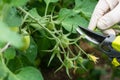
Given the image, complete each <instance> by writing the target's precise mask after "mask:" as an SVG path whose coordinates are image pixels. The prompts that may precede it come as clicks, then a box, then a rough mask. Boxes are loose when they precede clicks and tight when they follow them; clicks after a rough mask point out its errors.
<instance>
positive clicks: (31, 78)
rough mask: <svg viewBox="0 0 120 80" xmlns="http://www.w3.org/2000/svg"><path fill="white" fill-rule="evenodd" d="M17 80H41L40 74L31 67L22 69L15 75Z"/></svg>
mask: <svg viewBox="0 0 120 80" xmlns="http://www.w3.org/2000/svg"><path fill="white" fill-rule="evenodd" d="M16 77H17V78H18V79H19V80H43V77H42V74H41V73H40V72H39V71H38V70H37V69H35V68H33V67H24V68H21V69H20V72H19V73H18V74H17V75H16Z"/></svg>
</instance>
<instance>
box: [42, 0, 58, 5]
mask: <svg viewBox="0 0 120 80" xmlns="http://www.w3.org/2000/svg"><path fill="white" fill-rule="evenodd" d="M44 1H45V3H46V4H47V5H48V4H49V3H51V2H57V1H58V0H44Z"/></svg>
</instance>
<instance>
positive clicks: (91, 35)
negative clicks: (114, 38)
mask: <svg viewBox="0 0 120 80" xmlns="http://www.w3.org/2000/svg"><path fill="white" fill-rule="evenodd" d="M76 30H77V32H78V33H79V34H81V35H85V38H86V39H87V40H89V41H91V42H93V43H95V44H100V43H101V42H102V41H104V39H105V38H106V37H105V36H103V35H100V34H97V33H95V32H93V31H91V30H89V29H86V28H83V27H80V26H79V28H77V29H76Z"/></svg>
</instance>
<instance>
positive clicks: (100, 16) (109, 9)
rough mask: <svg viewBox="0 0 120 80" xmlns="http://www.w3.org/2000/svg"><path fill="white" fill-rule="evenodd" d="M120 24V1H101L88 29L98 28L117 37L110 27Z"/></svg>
mask: <svg viewBox="0 0 120 80" xmlns="http://www.w3.org/2000/svg"><path fill="white" fill-rule="evenodd" d="M118 22H120V0H99V1H98V4H97V5H96V7H95V10H94V12H93V14H92V17H91V20H90V23H89V26H88V29H90V30H94V29H95V28H96V27H98V28H99V29H101V30H103V32H104V33H106V34H113V35H116V33H115V31H114V30H113V29H111V28H110V27H111V26H113V25H114V24H116V23H118Z"/></svg>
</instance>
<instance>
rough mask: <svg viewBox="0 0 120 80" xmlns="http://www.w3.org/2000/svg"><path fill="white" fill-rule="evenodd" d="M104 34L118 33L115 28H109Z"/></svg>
mask: <svg viewBox="0 0 120 80" xmlns="http://www.w3.org/2000/svg"><path fill="white" fill-rule="evenodd" d="M103 33H104V34H107V35H111V34H112V35H116V33H115V31H114V30H113V29H107V30H105V31H103Z"/></svg>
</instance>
